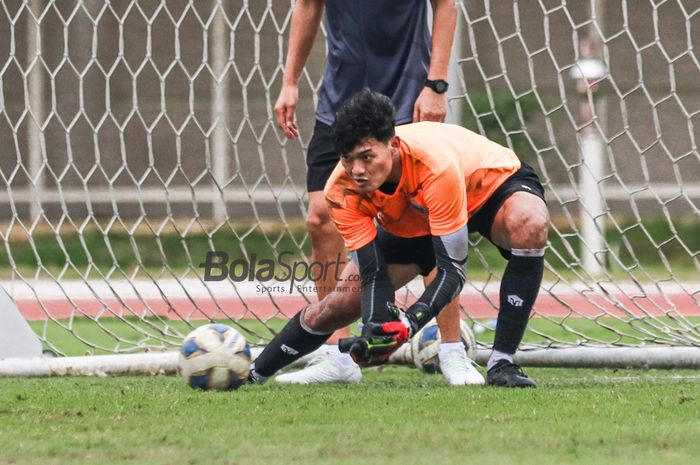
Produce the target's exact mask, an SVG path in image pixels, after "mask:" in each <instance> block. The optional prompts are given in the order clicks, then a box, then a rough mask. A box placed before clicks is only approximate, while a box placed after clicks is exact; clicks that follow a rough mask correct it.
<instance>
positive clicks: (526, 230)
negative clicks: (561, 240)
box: [506, 210, 549, 249]
mask: <svg viewBox="0 0 700 465" xmlns="http://www.w3.org/2000/svg"><path fill="white" fill-rule="evenodd" d="M506 227H507V228H508V233H509V236H510V238H511V247H512V248H514V249H541V248H544V246H545V245H546V244H547V235H548V233H549V215H547V213H546V210H545V211H544V212H539V211H521V212H518V213H516V214H514V215H511V216H510V217H509V218H508V220H507V221H506Z"/></svg>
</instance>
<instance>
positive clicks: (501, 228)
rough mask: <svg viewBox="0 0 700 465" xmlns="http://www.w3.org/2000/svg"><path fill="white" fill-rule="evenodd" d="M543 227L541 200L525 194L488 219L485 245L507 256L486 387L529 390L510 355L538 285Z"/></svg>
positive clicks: (545, 216) (544, 212)
mask: <svg viewBox="0 0 700 465" xmlns="http://www.w3.org/2000/svg"><path fill="white" fill-rule="evenodd" d="M548 227H549V214H548V212H547V207H546V205H545V203H544V200H543V199H542V198H541V197H540V196H538V195H533V194H532V193H530V192H523V191H519V192H515V193H513V194H512V195H510V196H509V197H508V199H507V200H506V201H505V202H504V203H503V205H502V206H501V207H500V209H499V210H498V213H497V214H496V216H495V218H494V221H493V225H492V227H491V241H492V242H494V243H495V244H496V245H497V246H499V247H500V248H501V249H502V250H506V251H510V254H509V259H508V265H507V266H506V270H505V272H504V274H503V278H502V280H501V289H500V304H499V314H498V320H497V323H496V335H495V338H494V346H493V352H492V353H491V356H490V358H489V361H488V365H487V369H488V374H487V378H488V382H489V384H495V385H503V386H513V387H526V386H534V382H532V380H530V379H529V378H528V377H527V376H526V375H525V374H524V373H523V372H522V370H520V368H519V367H518V366H517V365H515V364H513V355H514V354H515V352H516V351H517V349H518V346H519V345H520V342H521V341H522V338H523V334H524V333H525V328H526V327H527V323H528V319H529V317H530V311H531V310H532V306H533V305H534V303H535V299H536V298H537V294H538V293H539V290H540V284H541V283H542V275H543V272H544V247H545V244H546V242H547V231H548Z"/></svg>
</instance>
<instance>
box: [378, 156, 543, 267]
mask: <svg viewBox="0 0 700 465" xmlns="http://www.w3.org/2000/svg"><path fill="white" fill-rule="evenodd" d="M515 192H530V193H531V194H534V195H536V196H537V197H539V198H541V199H542V200H544V187H542V184H541V183H540V179H539V177H538V176H537V173H535V171H534V170H533V169H532V168H531V167H530V166H528V165H526V164H524V163H523V165H522V166H521V167H520V169H519V170H518V171H516V172H515V173H513V175H512V176H511V177H509V178H508V179H506V181H505V182H504V183H503V184H501V185H500V186H499V187H498V189H496V190H495V191H494V193H493V194H492V195H491V197H489V199H488V200H487V201H486V202H485V203H484V205H482V207H481V208H480V209H479V210H478V211H477V212H476V213H475V214H474V215H473V216H472V217H471V218H470V219H469V222H468V223H467V229H469V233H474V232H478V233H479V234H481V235H482V236H484V237H485V238H486V239H488V240H489V241H491V226H492V225H493V220H494V219H495V218H496V213H498V210H499V209H500V208H501V206H502V205H503V203H504V202H505V201H506V200H507V199H508V197H510V196H511V195H513V194H514V193H515ZM377 239H378V240H379V245H380V247H381V250H382V252H383V253H384V259H385V260H386V262H387V263H388V264H403V265H406V264H416V265H418V267H419V268H420V270H421V271H420V273H421V275H423V276H426V275H428V273H430V271H431V270H432V269H433V268H434V267H435V253H434V252H433V243H432V239H431V236H420V237H411V238H404V237H398V236H394V235H393V234H390V233H388V232H386V231H385V230H384V229H382V228H381V227H379V226H377ZM496 247H498V250H499V251H500V252H501V255H502V256H503V257H504V258H505V259H509V258H510V251H509V250H506V249H503V248H501V247H499V246H496Z"/></svg>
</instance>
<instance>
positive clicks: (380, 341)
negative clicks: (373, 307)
mask: <svg viewBox="0 0 700 465" xmlns="http://www.w3.org/2000/svg"><path fill="white" fill-rule="evenodd" d="M387 305H388V307H389V312H390V313H391V314H392V316H394V317H395V318H396V321H388V322H385V323H374V322H371V321H370V322H368V323H366V324H365V325H364V327H363V328H362V336H360V337H351V338H346V339H341V340H340V341H339V342H338V349H339V350H340V351H341V352H348V353H349V354H350V356H351V357H352V358H353V360H354V361H355V363H357V364H358V365H360V366H374V365H382V364H384V363H386V362H387V361H388V360H389V356H391V354H393V353H394V352H396V350H398V348H399V347H401V346H402V345H403V344H404V343H405V342H406V341H408V339H409V337H410V336H411V334H412V330H413V328H414V326H415V325H414V324H412V322H411V321H410V320H409V318H408V317H407V316H406V314H405V313H404V312H403V311H401V310H400V309H399V308H398V307H397V306H396V305H394V304H387Z"/></svg>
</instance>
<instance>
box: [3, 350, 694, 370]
mask: <svg viewBox="0 0 700 465" xmlns="http://www.w3.org/2000/svg"><path fill="white" fill-rule="evenodd" d="M318 350H319V351H320V350H325V348H324V347H322V348H321V349H318ZM261 351H262V348H261V347H255V348H253V349H252V352H253V357H254V358H255V357H257V356H258V355H259V354H260V352H261ZM490 353H491V351H490V350H487V349H481V350H479V351H478V352H477V357H476V362H477V363H479V364H481V365H485V364H486V361H487V360H488V357H489V354H490ZM313 355H314V353H312V354H309V355H307V356H305V357H302V358H301V359H299V360H298V361H297V362H296V363H295V364H294V365H296V366H299V365H303V364H304V363H306V362H307V361H308V360H310V358H311V357H313ZM177 359H178V352H177V351H170V352H151V353H143V354H126V355H122V354H119V355H92V356H82V357H56V358H53V357H35V358H23V359H0V377H9V376H12V377H17V376H24V377H45V376H100V377H103V376H110V375H171V374H175V373H176V372H177ZM404 362H409V361H408V360H404ZM515 362H517V363H518V364H520V365H522V366H526V367H561V368H638V369H650V368H659V369H700V347H629V348H627V347H575V348H568V349H537V350H526V351H521V352H518V354H517V355H516V356H515Z"/></svg>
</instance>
